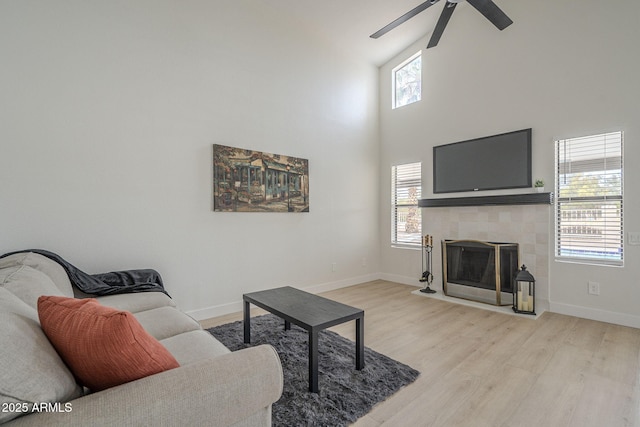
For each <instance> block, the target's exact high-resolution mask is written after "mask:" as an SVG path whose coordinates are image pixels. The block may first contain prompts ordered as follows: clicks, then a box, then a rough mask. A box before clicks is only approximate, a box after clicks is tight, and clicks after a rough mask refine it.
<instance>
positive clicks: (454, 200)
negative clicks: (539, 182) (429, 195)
mask: <svg viewBox="0 0 640 427" xmlns="http://www.w3.org/2000/svg"><path fill="white" fill-rule="evenodd" d="M551 204H553V193H526V194H507V195H500V196H471V197H447V198H440V199H421V200H418V206H419V207H421V208H440V207H448V206H496V205H551Z"/></svg>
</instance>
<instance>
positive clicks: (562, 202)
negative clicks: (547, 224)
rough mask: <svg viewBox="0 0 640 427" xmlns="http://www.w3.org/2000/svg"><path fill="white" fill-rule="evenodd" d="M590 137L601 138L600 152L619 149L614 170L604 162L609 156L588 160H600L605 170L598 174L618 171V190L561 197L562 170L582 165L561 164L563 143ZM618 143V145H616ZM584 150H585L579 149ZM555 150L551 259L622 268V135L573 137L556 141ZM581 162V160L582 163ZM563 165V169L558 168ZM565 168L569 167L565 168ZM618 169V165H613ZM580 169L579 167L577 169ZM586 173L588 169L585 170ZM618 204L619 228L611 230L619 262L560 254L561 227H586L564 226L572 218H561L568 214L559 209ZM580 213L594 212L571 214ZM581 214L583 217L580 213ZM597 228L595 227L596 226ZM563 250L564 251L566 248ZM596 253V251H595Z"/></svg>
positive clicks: (586, 209)
mask: <svg viewBox="0 0 640 427" xmlns="http://www.w3.org/2000/svg"><path fill="white" fill-rule="evenodd" d="M608 137H609V138H611V139H612V140H611V142H607V138H608ZM590 138H593V139H595V138H600V139H601V140H602V141H599V142H600V143H601V144H603V145H602V148H603V151H605V152H606V151H607V148H609V149H615V150H616V152H617V151H618V150H619V152H620V160H619V168H616V167H615V166H613V167H608V166H606V162H607V159H608V158H610V157H608V156H604V157H598V158H595V159H593V158H591V159H588V160H591V161H592V162H593V161H594V160H596V161H602V162H603V164H604V165H605V166H604V168H605V169H604V170H602V171H599V172H607V171H611V172H614V173H615V171H618V170H619V179H620V187H619V190H620V192H619V193H617V192H616V193H615V194H612V195H609V194H605V195H598V194H595V193H594V194H589V195H587V196H575V195H573V196H572V195H567V196H565V195H563V194H562V190H561V177H562V175H561V174H562V173H563V172H562V171H561V167H564V168H567V167H571V166H573V165H579V164H580V163H581V162H579V161H574V162H571V161H570V160H569V161H568V162H567V161H565V162H563V163H561V160H562V159H563V158H564V156H566V154H563V153H561V149H562V148H561V145H562V144H563V143H566V142H568V141H569V142H571V141H573V142H576V141H577V140H581V139H584V140H587V139H590ZM618 141H619V143H618ZM583 144H584V145H586V144H587V142H586V141H585V142H583ZM581 148H584V147H581ZM554 151H555V158H556V159H555V223H554V235H555V247H554V256H555V260H556V261H560V262H571V263H579V264H591V265H600V266H615V267H621V266H624V258H625V257H624V252H625V251H624V243H625V239H624V132H623V131H612V132H604V133H601V134H594V135H587V136H583V137H575V138H565V139H558V140H556V141H555V143H554ZM582 163H584V161H583V162H582ZM561 165H563V166H561ZM567 165H568V166H567ZM616 166H617V165H616ZM578 167H579V166H578ZM587 171H588V169H587ZM602 175H603V174H602V173H601V174H600V175H599V176H602ZM599 201H602V202H611V201H614V202H619V204H620V205H619V208H618V212H616V216H615V217H614V220H615V218H618V217H619V222H620V224H619V228H618V226H615V227H614V231H615V232H618V231H619V233H620V240H619V242H620V252H619V259H618V257H616V258H611V257H607V256H601V257H598V256H593V255H591V256H588V255H587V256H585V255H583V256H580V255H566V254H565V255H563V254H562V250H563V248H562V246H561V245H562V235H563V232H562V229H563V226H564V227H565V229H566V228H567V227H576V228H577V227H583V226H584V227H587V226H586V225H584V224H575V223H569V224H567V221H569V220H570V219H573V215H572V216H571V218H566V217H568V215H563V213H564V214H566V213H567V211H563V209H562V206H566V205H567V204H569V205H570V204H572V203H576V202H577V203H580V202H586V203H589V202H595V203H597V202H599ZM581 211H584V212H586V211H589V212H591V211H593V209H589V208H584V209H581V210H578V211H575V210H574V211H573V212H577V213H578V215H580V212H581ZM600 211H601V212H600V214H599V215H596V216H597V218H601V216H602V208H601V209H600ZM583 215H585V214H584V213H583ZM578 218H580V216H578ZM596 225H597V224H596ZM605 226H606V219H605ZM565 249H566V248H565ZM599 249H605V247H604V246H603V247H602V248H599ZM595 252H598V251H595ZM599 252H601V253H602V252H605V251H604V250H602V251H599Z"/></svg>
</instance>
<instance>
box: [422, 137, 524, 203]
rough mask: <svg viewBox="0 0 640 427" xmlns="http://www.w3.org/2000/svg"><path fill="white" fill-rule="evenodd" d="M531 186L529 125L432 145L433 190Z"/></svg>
mask: <svg viewBox="0 0 640 427" xmlns="http://www.w3.org/2000/svg"><path fill="white" fill-rule="evenodd" d="M524 187H531V128H529V129H522V130H518V131H515V132H508V133H503V134H500V135H493V136H487V137H484V138H477V139H472V140H469V141H461V142H455V143H452V144H446V145H438V146H436V147H433V192H434V193H455V192H460V191H482V190H498V189H505V188H524Z"/></svg>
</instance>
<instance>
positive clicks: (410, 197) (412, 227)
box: [391, 163, 422, 246]
mask: <svg viewBox="0 0 640 427" xmlns="http://www.w3.org/2000/svg"><path fill="white" fill-rule="evenodd" d="M421 171H422V163H409V164H405V165H397V166H392V167H391V205H392V206H391V222H392V224H391V244H392V245H409V246H414V245H415V246H419V245H420V240H421V236H422V215H421V213H420V208H418V199H420V197H421V194H422V191H421V189H422V177H421Z"/></svg>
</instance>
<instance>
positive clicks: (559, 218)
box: [556, 132, 624, 265]
mask: <svg viewBox="0 0 640 427" xmlns="http://www.w3.org/2000/svg"><path fill="white" fill-rule="evenodd" d="M622 143H623V133H622V132H612V133H606V134H602V135H592V136H585V137H582V138H572V139H563V140H559V141H556V195H557V197H556V257H557V259H562V260H569V261H571V260H573V261H578V262H586V263H594V264H609V265H622V262H623V259H624V257H623V243H624V234H623V227H622V224H623V221H622V219H623V209H622V206H623V197H622V195H623V193H622V185H623V168H622V164H623V163H622V157H623V155H622V154H623V148H622Z"/></svg>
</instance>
